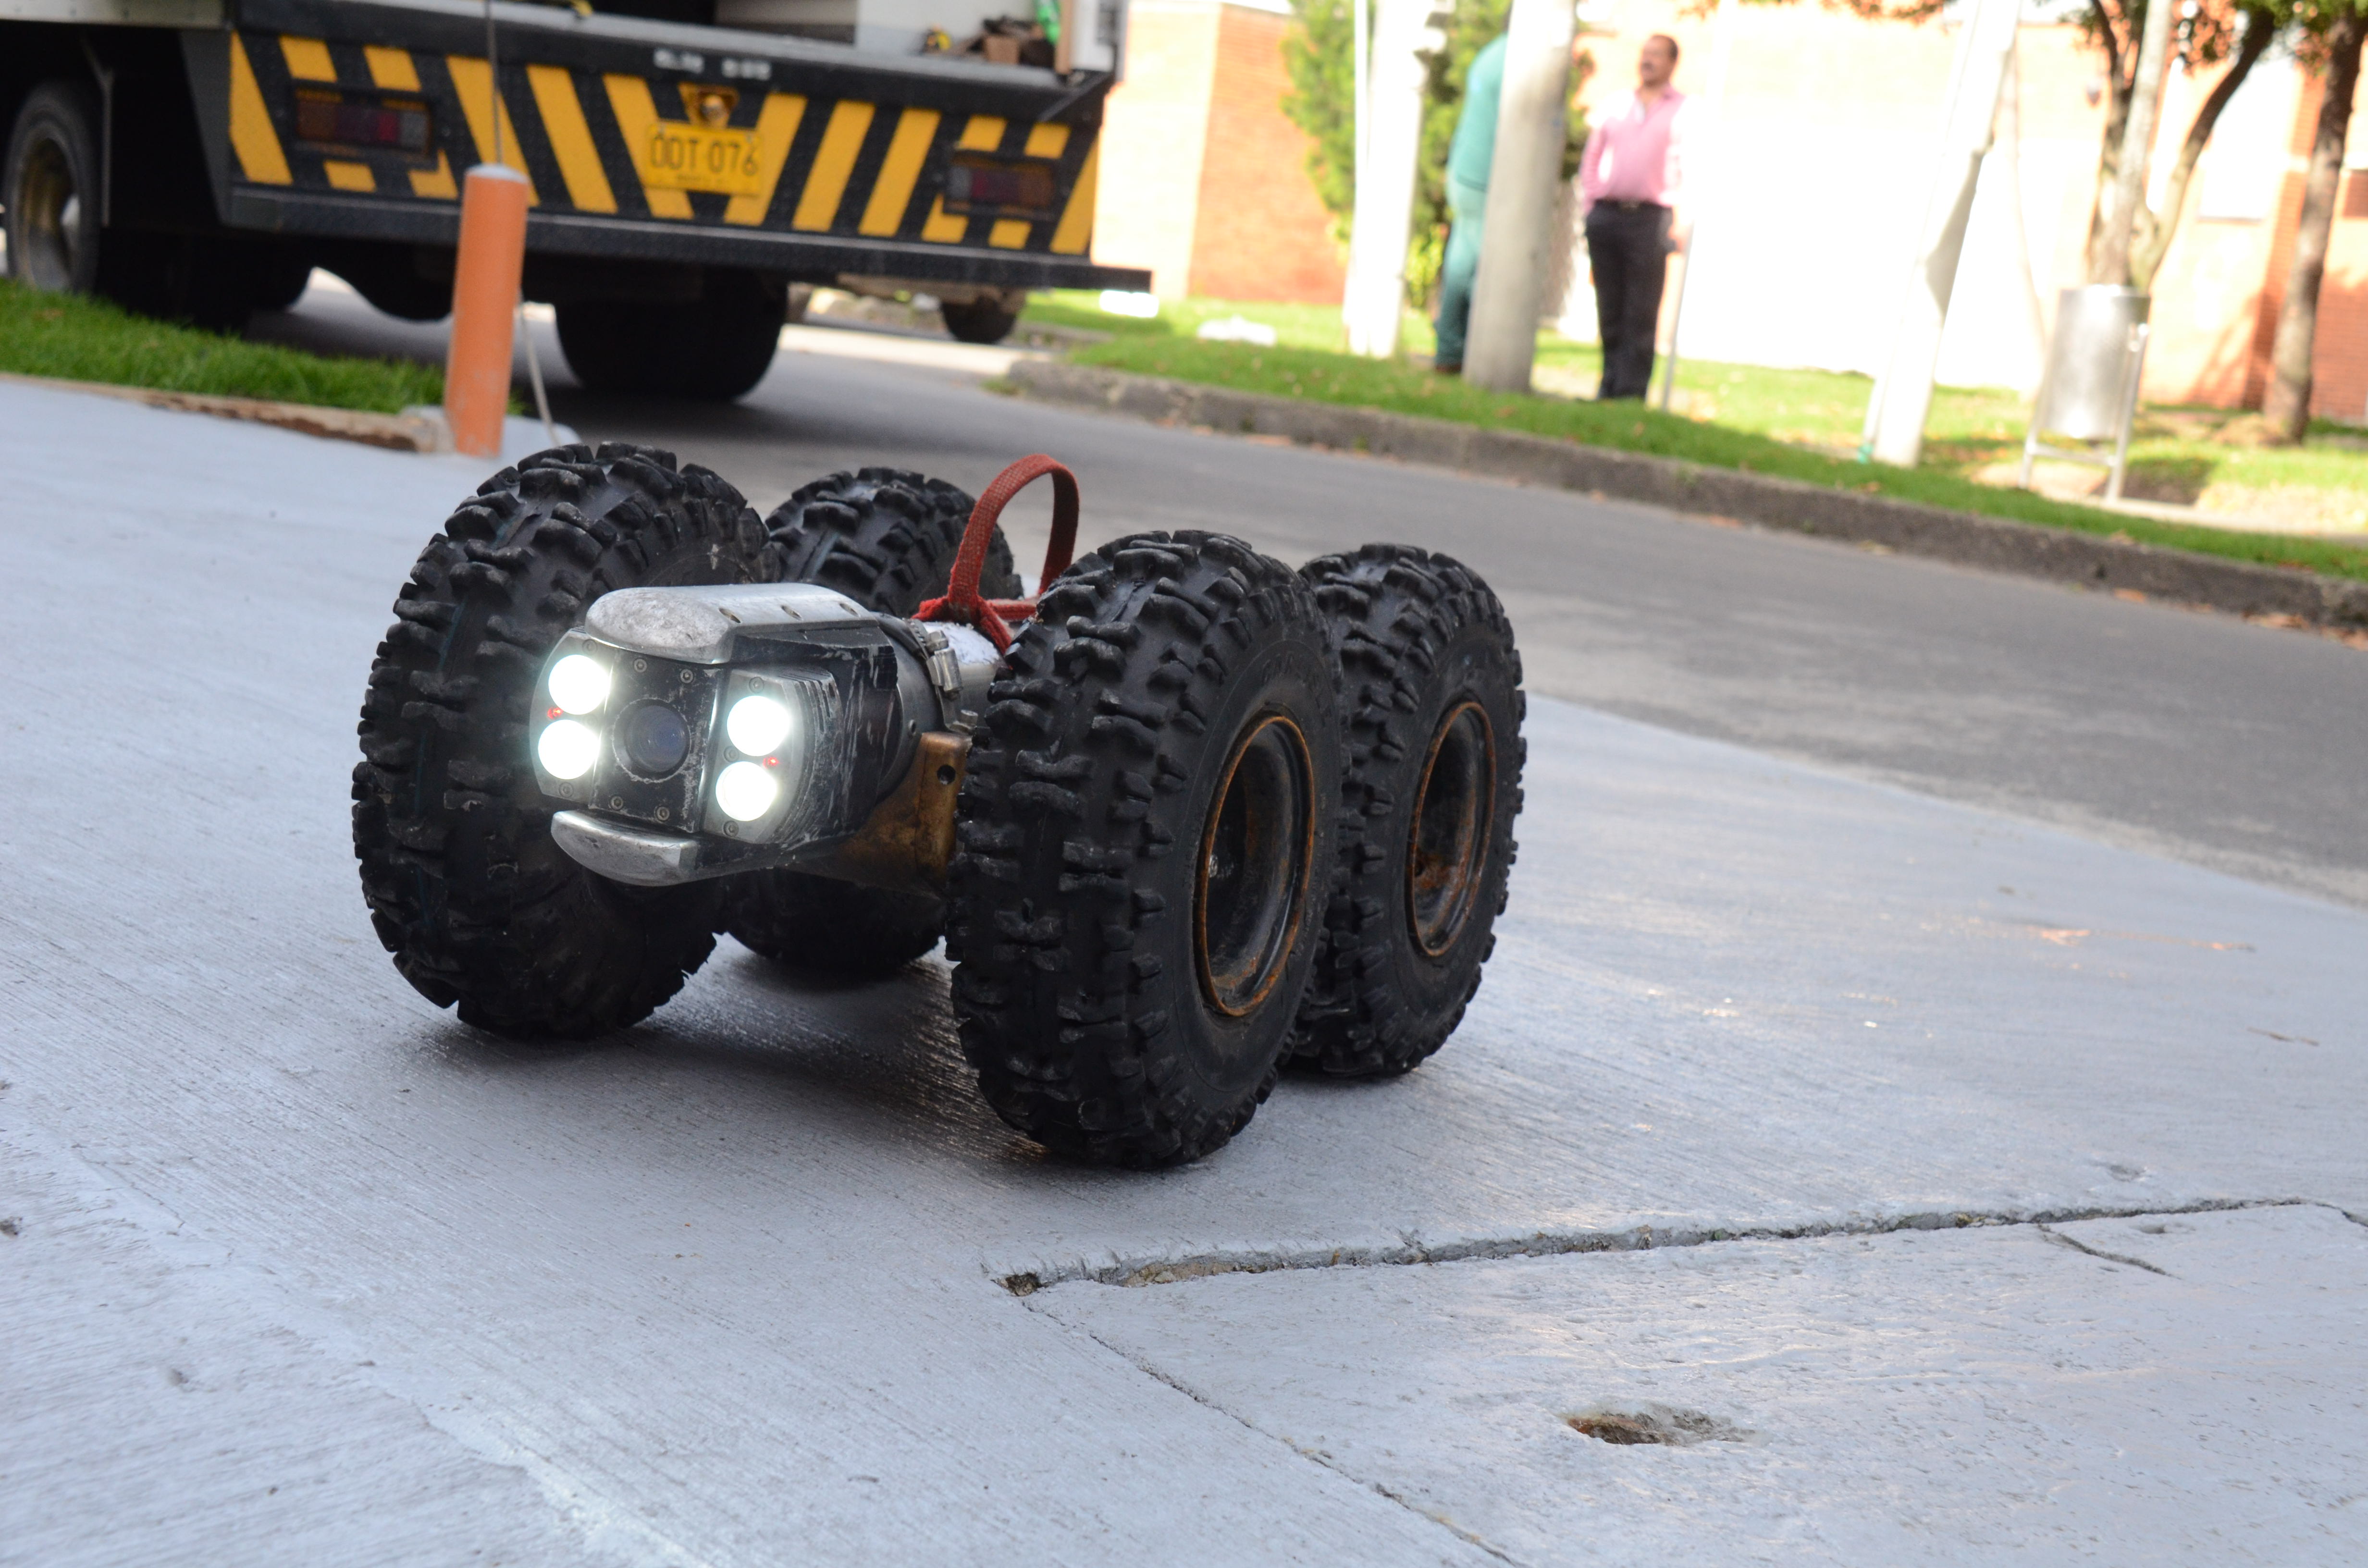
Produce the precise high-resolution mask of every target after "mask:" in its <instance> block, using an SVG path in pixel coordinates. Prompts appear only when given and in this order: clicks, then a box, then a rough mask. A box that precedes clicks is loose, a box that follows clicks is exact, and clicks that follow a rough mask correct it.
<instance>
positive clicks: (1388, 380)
mask: <svg viewBox="0 0 2368 1568" xmlns="http://www.w3.org/2000/svg"><path fill="white" fill-rule="evenodd" d="M1269 308H1277V309H1280V308H1286V307H1269ZM1287 308H1292V309H1307V310H1311V311H1312V310H1313V308H1312V307H1287ZM1096 313H1097V314H1099V312H1096ZM1212 313H1215V314H1220V315H1222V314H1225V313H1228V312H1227V311H1225V310H1224V309H1223V308H1220V309H1218V310H1216V311H1215V312H1212ZM1241 313H1243V314H1245V315H1247V314H1249V313H1250V311H1249V308H1247V307H1245V308H1244V309H1243V310H1242V312H1241ZM1179 314H1180V312H1179ZM1335 314H1336V316H1337V312H1335ZM1105 319H1107V318H1105ZM1147 325H1148V324H1147ZM1278 331H1280V328H1278ZM1568 347H1571V348H1574V349H1575V348H1577V347H1579V346H1577V345H1572V346H1568ZM1585 352H1586V353H1587V354H1588V355H1591V354H1592V352H1593V351H1592V350H1591V349H1588V350H1586V351H1585ZM1071 358H1074V359H1075V360H1076V361H1077V362H1079V363H1081V364H1087V365H1101V366H1107V367H1109V368H1110V369H1119V370H1131V371H1134V372H1137V373H1139V374H1144V375H1154V376H1170V377H1174V378H1176V379H1178V380H1181V381H1201V382H1207V383H1211V384H1213V385H1219V386H1228V387H1235V388H1238V389H1240V390H1242V391H1245V392H1267V393H1271V394H1275V395H1278V396H1283V397H1297V398H1306V399H1310V400H1313V401H1315V402H1322V403H1345V404H1350V405H1355V406H1360V407H1369V408H1380V409H1387V410H1390V411H1392V412H1395V413H1400V414H1415V415H1427V416H1429V417H1430V418H1434V419H1449V420H1455V421H1459V422H1461V423H1463V424H1467V425H1483V426H1499V427H1504V428H1508V429H1515V430H1525V431H1528V432H1530V433H1531V434H1533V435H1539V436H1550V437H1558V438H1560V439H1563V440H1569V441H1577V442H1581V443H1584V444H1586V445H1588V446H1596V447H1610V448H1615V449H1620V450H1623V451H1634V452H1646V453H1651V454H1653V455H1655V456H1659V457H1669V458H1679V459H1683V460H1687V461H1690V462H1697V463H1702V464H1704V465H1706V466H1709V467H1714V468H1729V469H1737V470H1741V471H1743V472H1751V473H1767V474H1775V475H1778V476H1781V477H1782V478H1786V479H1796V480H1802V481H1804V482H1806V483H1811V484H1821V485H1826V486H1828V487H1831V488H1833V489H1838V490H1857V491H1863V492H1867V493H1870V494H1884V495H1891V496H1896V497H1898V498H1899V499H1901V500H1906V501H1920V502H1923V503H1925V504H1926V505H1929V506H1946V507H1949V508H1952V509H1953V510H1956V511H1964V512H1978V513H1983V514H1986V515H1987V516H1990V517H2007V518H2010V519H2012V520H2014V521H2017V522H2025V523H2037V524H2041V525H2044V526H2046V527H2051V528H2071V529H2075V530H2078V531H2079V532H2082V533H2093V534H2102V535H2108V536H2112V535H2118V536H2120V537H2123V538H2125V539H2131V540H2140V541H2143V542H2145V543H2148V544H2160V545H2167V546H2170V547H2172V548H2175V549H2180V550H2189V551H2198V552H2200V553H2203V554H2207V555H2217V556H2223V557H2227V558H2229V559H2233V560H2237V561H2247V562H2259V563H2262V564H2268V565H2278V566H2294V567H2301V568H2304V569H2305V570H2309V571H2316V572H2324V573H2328V574H2333V575H2337V576H2343V577H2353V578H2358V579H2361V580H2362V581H2368V546H2362V545H2355V544H2350V543H2342V542H2336V541H2333V540H2321V539H2311V538H2306V537H2300V536H2294V535H2283V534H2255V533H2240V532H2236V531H2234V530H2229V529H2223V528H2203V527H2197V526H2193V525H2189V524H2181V523H2169V522H2157V521H2155V520H2154V519H2152V518H2147V517H2133V516H2129V515H2127V514H2123V513H2119V512H2108V511H2105V510H2103V509H2101V508H2099V507H2094V506H2078V505H2074V504H2071V503H2067V502H2062V501H2054V500H2050V499H2048V498H2047V497H2045V496H2042V495H2037V494H2032V493H2031V492H2029V491H2024V490H2015V489H2009V488H2000V487H1998V486H1995V485H1989V484H1983V483H1976V482H1975V481H1974V480H1972V479H1968V478H1966V477H1964V474H1963V473H1962V472H1952V470H1951V468H1950V467H1948V466H1940V465H1935V466H1928V467H1919V468H1915V469H1900V468H1891V467H1885V466H1880V465H1873V464H1864V463H1860V462H1857V461H1854V460H1850V459H1849V458H1847V457H1837V456H1829V455H1827V453H1826V452H1823V451H1820V450H1817V449H1816V447H1814V446H1811V445H1806V444H1804V443H1803V441H1802V440H1801V439H1799V438H1798V437H1800V436H1804V435H1805V436H1809V437H1813V438H1816V439H1819V440H1823V439H1826V438H1828V437H1831V436H1832V435H1833V434H1834V433H1835V432H1838V431H1839V433H1840V435H1841V436H1842V437H1845V439H1839V440H1835V441H1834V443H1833V444H1835V445H1844V444H1850V445H1854V444H1855V442H1856V440H1857V437H1858V425H1857V417H1858V415H1862V414H1863V412H1864V409H1865V392H1864V387H1865V383H1864V381H1861V380H1860V379H1859V378H1856V377H1839V376H1835V377H1823V378H1820V373H1819V372H1815V371H1774V372H1764V373H1762V374H1763V375H1765V376H1766V377H1767V378H1768V380H1767V381H1764V382H1761V383H1759V385H1758V386H1757V387H1756V388H1755V389H1754V390H1753V391H1752V392H1750V393H1749V395H1748V396H1745V395H1739V394H1741V392H1742V389H1743V387H1744V385H1745V383H1733V384H1734V385H1736V388H1737V394H1736V395H1732V396H1731V401H1732V402H1733V403H1736V404H1741V405H1744V409H1743V411H1742V412H1740V413H1739V414H1738V415H1737V416H1736V418H1735V419H1734V420H1733V422H1730V419H1729V417H1728V416H1727V415H1726V412H1725V410H1722V411H1721V414H1720V417H1719V419H1718V421H1717V422H1716V423H1711V422H1706V421H1702V420H1696V419H1692V418H1687V417H1684V416H1681V415H1669V414H1663V413H1660V412H1659V411H1658V410H1657V409H1653V408H1645V407H1641V406H1639V405H1637V404H1635V403H1587V402H1577V401H1573V400H1571V399H1568V398H1562V397H1542V396H1534V395H1526V394H1520V393H1505V392H1486V391H1483V390H1482V389H1480V388H1477V387H1474V386H1471V385H1468V384H1466V383H1465V382H1463V381H1457V380H1453V379H1452V378H1447V377H1442V376H1437V375H1433V374H1431V373H1430V372H1429V371H1427V370H1422V369H1416V368H1415V367H1413V366H1410V365H1406V364H1401V363H1393V362H1388V361H1383V360H1374V359H1358V358H1349V356H1347V355H1345V354H1340V353H1338V352H1330V351H1326V350H1325V349H1320V348H1316V347H1293V346H1291V345H1289V344H1287V343H1286V344H1283V345H1280V346H1278V347H1273V348H1256V347H1248V346H1246V345H1240V344H1229V343H1202V342H1199V341H1196V340H1194V339H1192V338H1190V337H1189V336H1183V335H1178V334H1177V333H1176V332H1175V331H1174V330H1172V329H1171V330H1170V331H1167V332H1156V331H1155V332H1130V333H1124V334H1118V333H1113V335H1112V336H1111V339H1110V341H1109V342H1107V343H1097V344H1091V345H1088V346H1087V347H1081V348H1079V349H1076V351H1075V352H1074V353H1073V354H1072V355H1071ZM1558 358H1559V359H1560V360H1561V362H1563V363H1565V364H1567V365H1571V366H1574V367H1575V368H1583V365H1584V360H1583V358H1581V357H1580V356H1578V355H1573V354H1561V355H1558ZM1733 369H1736V368H1734V367H1702V371H1703V372H1704V373H1705V374H1707V373H1709V372H1712V371H1717V370H1727V371H1732V370H1733ZM1788 382H1792V383H1793V384H1794V385H1795V386H1797V387H1798V388H1800V389H1802V391H1801V393H1800V395H1799V396H1798V397H1797V398H1795V397H1794V396H1793V395H1792V394H1791V393H1789V392H1787V390H1786V387H1787V383H1788ZM1824 382H1855V383H1856V384H1857V386H1858V387H1859V389H1860V390H1859V392H1858V395H1857V414H1856V415H1853V416H1852V417H1851V418H1850V422H1849V423H1848V424H1847V425H1843V424H1840V423H1839V419H1840V416H1841V414H1842V413H1843V412H1844V411H1846V410H1847V409H1848V406H1849V400H1848V399H1847V398H1846V397H1844V396H1843V395H1841V392H1839V390H1832V391H1827V390H1825V389H1824V388H1823V383H1824ZM1686 385H1687V381H1686V379H1685V377H1684V376H1682V375H1681V376H1680V378H1679V387H1680V389H1683V388H1685V387H1686ZM1809 391H1816V392H1817V398H1816V399H1811V398H1810V397H1808V396H1807V395H1806V393H1807V392H1809ZM2011 395H2012V394H2010V393H2001V394H1979V393H1975V394H1966V400H1965V401H1963V402H1961V401H1960V400H1959V399H1958V398H1957V397H1956V396H1955V395H1954V394H1951V395H1950V396H1949V397H1948V398H1947V399H1945V400H1944V403H1945V411H1944V412H1943V413H1942V414H1940V415H1936V426H1935V435H1936V437H1938V438H1937V439H1936V442H1935V445H1936V447H1940V448H1946V447H1947V446H1948V445H1949V432H1951V431H1952V430H1956V429H1958V427H1959V426H1967V425H1971V426H1976V427H1980V422H1981V421H1984V420H1994V419H1995V417H1996V410H1995V408H1993V407H1990V406H1988V405H1987V404H1986V403H1984V402H1983V401H1982V400H1983V399H1984V398H1985V397H1987V396H2003V397H2008V398H2010V397H2011ZM1755 402H1756V403H1757V404H1758V407H1757V412H1756V413H1754V412H1750V408H1751V405H1752V404H1753V403H1755ZM1746 421H1753V422H1757V423H1759V424H1760V425H1761V426H1763V428H1759V429H1754V428H1750V427H1748V425H1747V424H1746V423H1745V422H1746ZM1780 423H1781V425H1782V429H1783V431H1784V433H1785V434H1786V435H1787V436H1790V437H1794V438H1790V439H1779V438H1778V437H1777V435H1776V434H1775V433H1774V431H1775V430H1776V429H1777V428H1778V426H1779V425H1780ZM1987 428H1994V426H1989V427H1980V434H1979V437H1978V438H1979V440H1981V441H1983V442H1987V441H1990V440H1994V439H1997V437H1993V436H1990V435H1988V434H1987ZM1961 435H1962V436H1963V438H1964V440H1966V441H1971V440H1972V439H1974V438H1975V437H1974V435H1973V434H1972V433H1970V432H1961ZM2010 444H2011V445H2012V446H2013V448H2014V449H2015V450H2018V451H2019V450H2020V444H2021V422H2020V415H2018V416H2017V418H2016V422H2015V426H2014V431H2013V441H2012V443H2010ZM2308 450H2309V449H2305V453H2307V452H2308ZM2248 455H2249V454H2248ZM2353 460H2354V461H2355V462H2357V461H2358V459H2357V458H2356V457H2355V458H2354V459H2353Z"/></svg>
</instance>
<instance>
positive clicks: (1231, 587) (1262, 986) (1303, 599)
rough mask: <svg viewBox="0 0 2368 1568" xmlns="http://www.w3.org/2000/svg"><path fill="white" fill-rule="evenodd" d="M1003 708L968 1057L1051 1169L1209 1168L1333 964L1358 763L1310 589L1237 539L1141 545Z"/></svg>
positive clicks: (965, 975)
mask: <svg viewBox="0 0 2368 1568" xmlns="http://www.w3.org/2000/svg"><path fill="white" fill-rule="evenodd" d="M991 698H992V700H991V702H990V704H989V707H988V709H987V711H986V714H985V719H984V721H983V722H982V724H981V726H980V729H979V733H978V734H977V736H976V737H975V739H974V740H973V743H972V750H971V756H970V767H969V773H968V775H967V777H966V778H965V780H964V782H963V785H962V795H961V798H960V802H959V806H958V814H957V819H956V820H957V829H956V831H957V834H958V835H959V836H958V845H957V848H956V851H955V855H954V860H953V865H952V868H951V876H950V879H949V885H948V900H947V902H948V905H949V909H948V918H947V933H946V937H947V948H948V950H949V952H950V953H951V955H952V956H953V957H954V958H955V960H957V963H958V967H957V968H956V970H955V971H954V983H953V1001H954V1011H955V1013H956V1016H957V1017H959V1018H960V1020H961V1024H962V1048H963V1051H964V1052H965V1053H966V1054H967V1055H968V1057H969V1059H970V1062H971V1064H972V1066H973V1067H974V1068H976V1069H977V1072H978V1075H979V1085H980V1087H981V1089H982V1090H983V1091H984V1092H985V1096H986V1100H987V1103H988V1104H989V1105H991V1106H993V1107H994V1108H995V1109H996V1113H997V1114H999V1115H1000V1116H1002V1118H1003V1119H1005V1120H1006V1121H1008V1122H1009V1123H1010V1124H1011V1125H1012V1126H1013V1127H1015V1128H1017V1129H1019V1131H1022V1132H1024V1133H1026V1134H1028V1135H1029V1136H1030V1137H1031V1138H1034V1139H1035V1140H1037V1141H1038V1142H1042V1143H1043V1144H1045V1145H1046V1146H1047V1147H1049V1148H1051V1149H1053V1150H1054V1151H1055V1152H1057V1153H1063V1154H1066V1155H1069V1156H1072V1157H1076V1158H1082V1159H1087V1160H1091V1161H1094V1162H1097V1163H1102V1164H1110V1165H1125V1166H1132V1167H1138V1168H1151V1167H1158V1166H1164V1165H1176V1164H1178V1163H1180V1162H1183V1161H1186V1160H1191V1159H1197V1158H1199V1157H1200V1156H1201V1155H1203V1154H1206V1153H1209V1152H1210V1151H1212V1150H1213V1149H1216V1148H1218V1147H1219V1146H1221V1145H1223V1144H1224V1142H1226V1141H1227V1140H1228V1139H1230V1138H1231V1137H1233V1136H1234V1134H1235V1133H1236V1132H1238V1131H1241V1130H1242V1128H1243V1127H1244V1126H1246V1125H1247V1123H1248V1121H1249V1119H1250V1118H1251V1116H1252V1115H1254V1114H1255V1113H1256V1111H1257V1109H1258V1106H1259V1104H1260V1103H1261V1102H1263V1101H1264V1100H1265V1098H1266V1096H1267V1095H1268V1093H1269V1091H1270V1090H1271V1089H1272V1088H1273V1086H1274V1082H1275V1074H1276V1069H1277V1065H1278V1063H1279V1062H1280V1060H1281V1054H1282V1051H1283V1050H1284V1049H1285V1047H1286V1046H1287V1044H1288V1042H1289V1036H1290V1029H1291V1024H1292V1016H1293V1014H1294V1013H1295V1011H1296V1009H1297V1006H1298V1001H1299V994H1300V992H1301V990H1302V988H1303V987H1304V984H1305V982H1306V975H1307V972H1308V970H1309V967H1310V960H1312V959H1313V957H1314V954H1315V936H1316V926H1317V925H1318V924H1319V922H1320V920H1321V918H1322V914H1323V899H1324V890H1325V882H1326V877H1327V875H1328V868H1327V867H1326V864H1325V863H1324V862H1325V859H1326V846H1329V845H1330V843H1331V841H1332V831H1333V829H1332V818H1333V814H1334V811H1335V801H1336V798H1337V790H1336V789H1335V788H1334V781H1335V780H1336V778H1337V777H1338V752H1339V747H1338V699H1337V698H1336V695H1335V692H1334V686H1333V676H1332V669H1331V659H1330V654H1329V652H1328V650H1327V648H1326V642H1325V637H1324V628H1323V622H1322V619H1321V616H1320V612H1319V611H1318V609H1317V608H1316V605H1315V597H1314V596H1313V594H1312V593H1311V592H1310V591H1309V589H1308V588H1307V585H1305V584H1304V583H1303V582H1302V581H1301V580H1300V579H1299V578H1298V577H1297V576H1296V575H1295V574H1292V572H1291V571H1290V570H1289V569H1288V568H1287V567H1284V566H1283V565H1281V563H1280V562H1275V561H1272V560H1269V558H1267V557H1265V556H1262V555H1259V554H1258V552H1257V551H1253V550H1251V549H1250V548H1249V547H1248V546H1247V545H1245V544H1243V543H1241V542H1240V541H1239V540H1233V539H1227V538H1225V537H1224V536H1223V535H1217V534H1204V533H1189V532H1178V533H1176V534H1172V535H1170V534H1164V533H1150V534H1139V535H1135V536H1133V537H1131V538H1127V539H1121V540H1116V541H1115V542H1113V543H1110V544H1108V545H1105V546H1103V547H1102V548H1101V549H1100V550H1098V551H1094V552H1093V553H1092V554H1090V555H1087V556H1086V557H1085V558H1084V559H1082V560H1081V561H1079V562H1077V563H1076V565H1075V566H1073V567H1071V568H1070V570H1069V572H1068V573H1067V574H1064V576H1063V577H1062V578H1061V579H1060V581H1059V582H1058V583H1057V584H1055V585H1053V590H1052V592H1051V593H1049V594H1047V595H1046V596H1045V597H1044V598H1043V601H1042V604H1041V605H1040V606H1039V608H1038V613H1037V619H1035V620H1034V621H1033V622H1031V623H1030V625H1029V626H1028V627H1027V628H1026V629H1025V630H1024V631H1022V632H1021V633H1020V635H1019V638H1018V639H1017V640H1016V641H1015V642H1013V644H1012V647H1011V651H1010V653H1008V655H1007V656H1006V659H1005V661H1004V666H1003V670H1002V672H1001V677H1000V678H999V679H998V680H997V681H996V684H995V686H994V687H993V688H992V689H991ZM1260 779H1263V780H1265V787H1268V788H1269V789H1270V791H1271V792H1270V793H1269V794H1267V795H1266V796H1264V797H1259V796H1258V789H1259V788H1260V787H1261V786H1260V785H1259V780H1260ZM1261 798H1262V799H1264V800H1265V801H1267V804H1266V805H1260V804H1259V800H1260V799H1261ZM1221 800H1223V801H1227V802H1231V803H1228V804H1227V806H1226V809H1225V810H1224V812H1217V811H1214V810H1213V808H1214V807H1216V806H1217V805H1218V804H1219V803H1220V801H1221ZM1294 800H1295V801H1296V804H1295V806H1294V805H1293V804H1292V801H1294ZM1244 801H1247V807H1246V808H1245V810H1244V812H1242V813H1241V814H1240V815H1238V816H1237V814H1236V812H1235V805H1236V804H1241V803H1242V802H1244ZM1293 812H1296V814H1295V815H1294V814H1293ZM1261 843H1263V844H1264V845H1265V846H1266V850H1267V851H1268V852H1266V853H1260V852H1258V846H1259V845H1260V844H1261ZM1262 889H1263V890H1265V891H1266V892H1267V893H1269V894H1271V896H1261V895H1260V890H1262Z"/></svg>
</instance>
